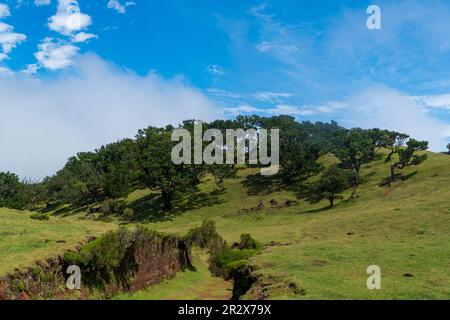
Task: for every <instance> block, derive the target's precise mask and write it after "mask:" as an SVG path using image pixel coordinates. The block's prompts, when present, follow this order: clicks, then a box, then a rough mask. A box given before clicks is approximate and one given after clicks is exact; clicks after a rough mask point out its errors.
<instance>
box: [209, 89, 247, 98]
mask: <svg viewBox="0 0 450 320" xmlns="http://www.w3.org/2000/svg"><path fill="white" fill-rule="evenodd" d="M206 92H207V93H208V94H210V95H212V96H215V97H221V98H230V99H241V98H243V97H244V96H243V95H241V94H239V93H234V92H230V91H226V90H223V89H217V88H210V89H207V90H206Z"/></svg>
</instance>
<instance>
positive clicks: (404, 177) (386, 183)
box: [378, 170, 418, 187]
mask: <svg viewBox="0 0 450 320" xmlns="http://www.w3.org/2000/svg"><path fill="white" fill-rule="evenodd" d="M417 173H418V171H417V170H416V171H414V172H411V173H408V174H407V175H403V174H402V173H396V174H395V181H407V180H409V179H411V178H412V177H414V176H415V175H416V174H417ZM395 181H394V183H395ZM378 186H379V187H389V186H391V179H390V177H386V178H384V179H383V180H381V181H380V183H378Z"/></svg>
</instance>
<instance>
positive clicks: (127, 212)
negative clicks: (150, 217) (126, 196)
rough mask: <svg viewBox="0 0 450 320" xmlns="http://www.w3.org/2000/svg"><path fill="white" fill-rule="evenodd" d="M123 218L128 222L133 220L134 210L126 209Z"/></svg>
mask: <svg viewBox="0 0 450 320" xmlns="http://www.w3.org/2000/svg"><path fill="white" fill-rule="evenodd" d="M122 217H123V218H124V219H126V220H133V217H134V210H133V209H131V208H125V209H124V210H123V213H122Z"/></svg>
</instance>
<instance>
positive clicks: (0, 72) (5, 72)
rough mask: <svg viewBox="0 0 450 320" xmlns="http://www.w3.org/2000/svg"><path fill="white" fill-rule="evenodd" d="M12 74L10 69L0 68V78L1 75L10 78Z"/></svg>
mask: <svg viewBox="0 0 450 320" xmlns="http://www.w3.org/2000/svg"><path fill="white" fill-rule="evenodd" d="M13 74H14V72H12V70H11V69H9V68H6V67H2V66H0V76H2V75H3V76H4V75H7V76H11V75H13Z"/></svg>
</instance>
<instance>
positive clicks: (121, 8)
mask: <svg viewBox="0 0 450 320" xmlns="http://www.w3.org/2000/svg"><path fill="white" fill-rule="evenodd" d="M134 5H136V3H135V2H134V1H126V2H125V3H124V4H122V3H121V2H120V1H119V0H109V1H108V8H109V9H113V10H116V11H117V12H118V13H121V14H124V13H126V12H127V9H126V8H127V7H130V6H134Z"/></svg>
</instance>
